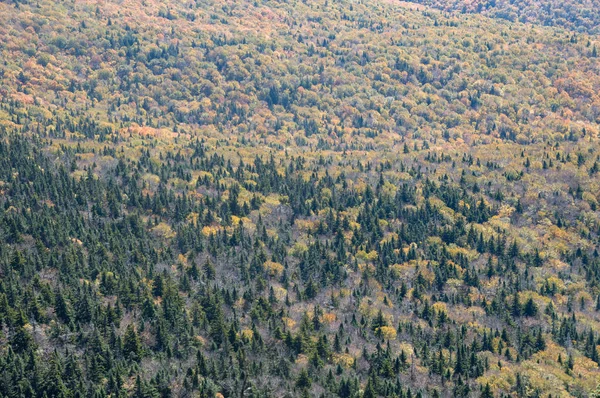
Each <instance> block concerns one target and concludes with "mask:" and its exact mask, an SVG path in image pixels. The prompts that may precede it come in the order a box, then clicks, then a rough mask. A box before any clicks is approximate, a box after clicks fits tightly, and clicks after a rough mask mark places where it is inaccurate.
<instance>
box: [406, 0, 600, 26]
mask: <svg viewBox="0 0 600 398" xmlns="http://www.w3.org/2000/svg"><path fill="white" fill-rule="evenodd" d="M410 1H414V2H415V3H420V4H423V5H428V6H432V7H435V8H438V9H440V10H444V11H452V12H460V13H480V14H483V15H485V16H488V17H492V18H501V19H505V20H508V21H512V22H516V21H519V22H525V23H533V24H541V25H545V26H554V27H562V28H566V29H568V30H572V31H574V32H588V33H592V34H598V33H600V7H599V6H600V4H598V2H597V1H595V0H583V1H564V0H522V1H515V0H475V1H464V0H410Z"/></svg>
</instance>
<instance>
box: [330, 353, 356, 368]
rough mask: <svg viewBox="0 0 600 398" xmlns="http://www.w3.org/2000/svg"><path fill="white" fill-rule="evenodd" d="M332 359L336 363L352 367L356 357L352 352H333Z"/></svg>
mask: <svg viewBox="0 0 600 398" xmlns="http://www.w3.org/2000/svg"><path fill="white" fill-rule="evenodd" d="M331 359H332V360H333V363H335V364H336V365H338V364H339V365H341V366H343V367H345V368H351V367H352V366H353V365H354V357H353V356H352V355H350V354H333V355H332V357H331Z"/></svg>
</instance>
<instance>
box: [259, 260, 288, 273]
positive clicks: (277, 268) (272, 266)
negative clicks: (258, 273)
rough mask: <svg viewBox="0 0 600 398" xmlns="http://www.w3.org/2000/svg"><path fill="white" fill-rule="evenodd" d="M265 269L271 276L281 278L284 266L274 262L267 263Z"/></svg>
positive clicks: (264, 265)
mask: <svg viewBox="0 0 600 398" xmlns="http://www.w3.org/2000/svg"><path fill="white" fill-rule="evenodd" d="M263 268H264V269H265V271H266V272H267V273H268V274H269V275H270V276H280V275H281V274H282V273H283V270H284V268H283V265H281V264H279V263H276V262H274V261H266V262H265V263H264V264H263Z"/></svg>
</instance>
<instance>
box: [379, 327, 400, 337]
mask: <svg viewBox="0 0 600 398" xmlns="http://www.w3.org/2000/svg"><path fill="white" fill-rule="evenodd" d="M377 330H378V331H379V332H380V333H381V335H382V336H383V338H384V339H386V340H395V339H396V329H394V328H393V327H391V326H381V327H378V328H377Z"/></svg>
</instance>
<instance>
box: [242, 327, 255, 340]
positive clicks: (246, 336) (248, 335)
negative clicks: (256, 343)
mask: <svg viewBox="0 0 600 398" xmlns="http://www.w3.org/2000/svg"><path fill="white" fill-rule="evenodd" d="M240 338H241V339H242V340H244V341H245V342H249V341H251V340H252V339H253V338H254V332H253V331H252V330H250V329H242V331H241V332H240Z"/></svg>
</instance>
